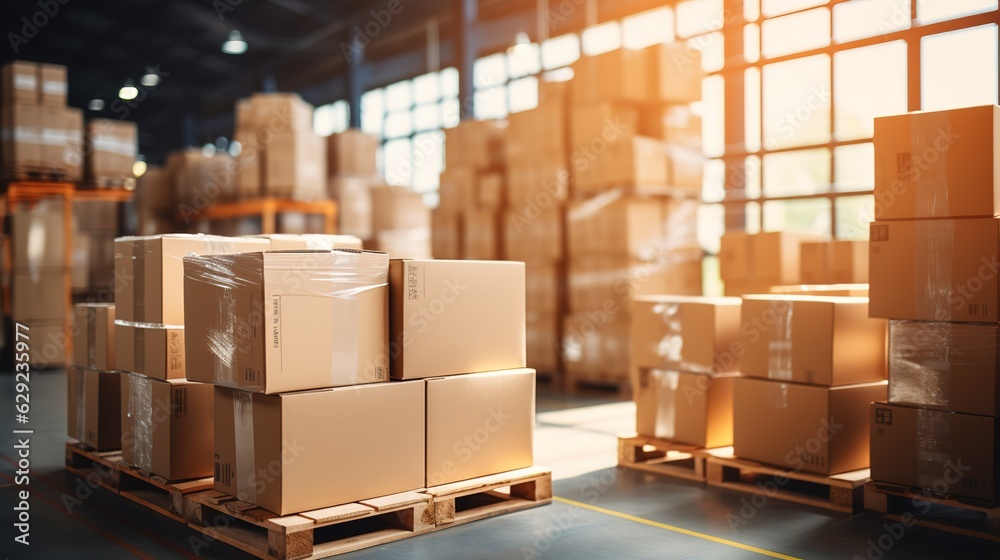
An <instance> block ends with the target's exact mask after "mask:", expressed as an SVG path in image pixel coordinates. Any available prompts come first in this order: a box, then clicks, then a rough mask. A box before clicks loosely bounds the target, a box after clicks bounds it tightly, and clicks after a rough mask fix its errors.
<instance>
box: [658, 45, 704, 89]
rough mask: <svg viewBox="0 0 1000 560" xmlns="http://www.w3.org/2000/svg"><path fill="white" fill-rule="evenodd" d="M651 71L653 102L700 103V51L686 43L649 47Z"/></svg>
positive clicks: (702, 76)
mask: <svg viewBox="0 0 1000 560" xmlns="http://www.w3.org/2000/svg"><path fill="white" fill-rule="evenodd" d="M645 51H647V55H646V56H647V57H648V59H649V64H650V66H651V68H652V70H651V71H650V74H649V78H648V79H649V82H650V87H651V99H652V100H653V101H667V102H671V103H691V102H693V101H698V100H699V99H701V82H702V78H704V77H705V73H704V71H703V70H702V68H701V51H699V50H697V49H694V48H692V47H691V46H690V45H688V44H687V43H685V42H683V41H671V42H669V43H661V44H657V45H653V46H651V47H647V48H646V49H645Z"/></svg>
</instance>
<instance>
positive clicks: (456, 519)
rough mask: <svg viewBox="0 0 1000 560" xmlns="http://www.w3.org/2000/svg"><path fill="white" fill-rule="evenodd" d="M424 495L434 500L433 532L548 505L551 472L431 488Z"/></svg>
mask: <svg viewBox="0 0 1000 560" xmlns="http://www.w3.org/2000/svg"><path fill="white" fill-rule="evenodd" d="M504 488H508V490H507V491H504V490H503V489H504ZM426 493H427V494H429V495H430V496H432V497H433V498H434V525H435V526H436V528H437V529H441V528H444V527H453V526H456V525H462V524H464V523H470V522H472V521H477V520H479V519H487V518H489V517H495V516H497V515H503V514H505V513H510V512H513V511H518V510H522V509H527V508H532V507H537V506H541V505H545V504H548V503H550V502H552V471H550V470H548V469H544V468H541V467H528V468H526V469H518V470H515V471H508V472H505V473H500V474H495V475H491V476H484V477H480V478H473V479H470V480H464V481H461V482H454V483H451V484H443V485H441V486H433V487H431V488H428V489H427V490H426Z"/></svg>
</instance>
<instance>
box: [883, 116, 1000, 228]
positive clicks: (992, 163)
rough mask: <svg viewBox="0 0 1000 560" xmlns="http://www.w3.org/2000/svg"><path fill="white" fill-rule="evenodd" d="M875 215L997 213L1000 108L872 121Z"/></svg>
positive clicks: (906, 217) (912, 216)
mask: <svg viewBox="0 0 1000 560" xmlns="http://www.w3.org/2000/svg"><path fill="white" fill-rule="evenodd" d="M874 138H875V219H876V220H909V219H918V218H969V217H992V216H997V215H1000V169H998V168H997V164H996V162H997V161H998V160H1000V107H998V106H996V105H985V106H981V107H966V108H962V109H951V110H947V111H927V112H915V113H908V114H904V115H894V116H889V117H879V118H877V119H875V136H874Z"/></svg>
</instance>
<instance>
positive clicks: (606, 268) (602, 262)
mask: <svg viewBox="0 0 1000 560" xmlns="http://www.w3.org/2000/svg"><path fill="white" fill-rule="evenodd" d="M701 270H702V267H701V252H700V251H699V250H696V251H679V252H677V253H674V254H670V255H664V256H663V260H657V261H650V262H644V261H636V260H632V259H629V258H627V257H612V256H607V257H604V256H601V257H579V258H575V259H573V260H571V261H570V263H569V270H568V275H567V283H566V284H567V290H568V292H569V307H570V309H573V310H575V311H585V310H589V309H600V308H602V307H604V306H605V305H616V306H620V307H623V308H624V309H623V311H622V314H623V315H627V314H628V309H627V307H628V305H627V302H628V301H629V300H630V299H631V298H633V297H636V296H641V295H655V294H678V295H699V294H701V291H702V289H701V288H702V276H701Z"/></svg>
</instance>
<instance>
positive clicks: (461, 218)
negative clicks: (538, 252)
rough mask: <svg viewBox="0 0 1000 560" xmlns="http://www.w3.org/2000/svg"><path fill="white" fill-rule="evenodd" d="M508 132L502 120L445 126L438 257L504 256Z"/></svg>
mask: <svg viewBox="0 0 1000 560" xmlns="http://www.w3.org/2000/svg"><path fill="white" fill-rule="evenodd" d="M505 132H506V129H505V128H504V127H503V123H501V122H498V121H472V120H469V121H462V122H461V123H459V124H458V126H455V127H454V128H449V129H447V130H445V141H444V142H445V169H444V171H443V172H442V173H441V186H440V190H439V192H440V195H441V199H440V200H441V202H440V204H438V207H437V208H436V209H435V210H434V213H433V218H432V221H433V224H434V225H433V231H432V237H433V240H432V247H433V249H434V256H435V257H436V258H439V259H459V258H464V259H486V260H488V259H499V258H501V257H502V256H503V240H502V238H501V232H502V230H501V227H500V222H501V220H502V219H503V208H504V204H505V200H504V188H505V187H504V185H505V182H506V177H505V175H504V165H505V161H504V159H505V158H504V136H505Z"/></svg>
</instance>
